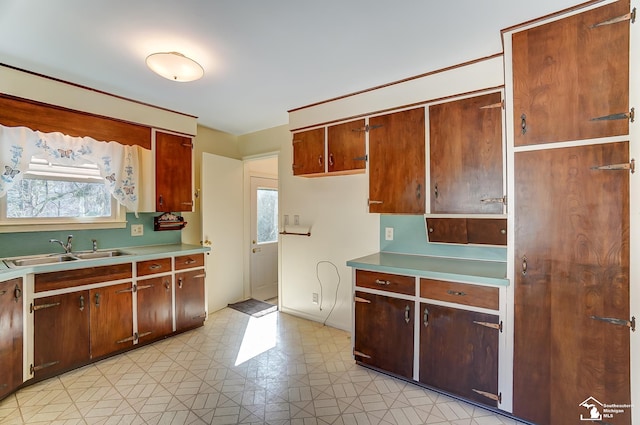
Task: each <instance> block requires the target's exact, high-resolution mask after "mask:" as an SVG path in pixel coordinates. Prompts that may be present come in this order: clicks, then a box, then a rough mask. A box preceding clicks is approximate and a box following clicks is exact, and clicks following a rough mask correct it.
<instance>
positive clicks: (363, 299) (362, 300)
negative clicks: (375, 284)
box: [353, 297, 371, 304]
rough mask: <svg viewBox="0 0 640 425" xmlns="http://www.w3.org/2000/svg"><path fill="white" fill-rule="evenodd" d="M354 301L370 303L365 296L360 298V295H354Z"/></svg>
mask: <svg viewBox="0 0 640 425" xmlns="http://www.w3.org/2000/svg"><path fill="white" fill-rule="evenodd" d="M353 300H354V301H355V302H357V303H366V304H371V301H370V300H368V299H366V298H361V297H355V298H354V299H353Z"/></svg>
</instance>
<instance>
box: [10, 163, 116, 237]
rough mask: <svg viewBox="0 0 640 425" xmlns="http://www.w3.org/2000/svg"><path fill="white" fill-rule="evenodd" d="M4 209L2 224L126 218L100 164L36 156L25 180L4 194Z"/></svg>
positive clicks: (65, 222) (75, 222) (111, 220)
mask: <svg viewBox="0 0 640 425" xmlns="http://www.w3.org/2000/svg"><path fill="white" fill-rule="evenodd" d="M0 213H1V216H0V222H1V223H2V224H5V225H18V226H19V225H30V224H58V225H59V224H71V223H74V224H79V223H84V224H86V223H108V222H122V221H123V219H124V214H123V213H122V211H121V208H120V207H119V206H118V203H117V202H116V200H115V199H114V198H113V197H112V196H111V194H110V193H109V191H108V189H107V187H106V186H105V184H104V179H103V178H102V177H101V176H100V171H99V169H98V167H97V166H96V165H94V164H84V165H78V166H69V165H60V164H53V163H50V162H48V161H47V160H44V159H39V158H36V157H32V158H31V162H30V163H29V169H28V170H27V171H25V173H24V176H23V178H22V180H21V181H19V182H17V183H16V184H14V185H13V186H12V187H11V188H10V189H9V190H8V191H7V194H6V196H4V197H2V198H0ZM102 227H105V226H102ZM41 229H42V226H38V230H41Z"/></svg>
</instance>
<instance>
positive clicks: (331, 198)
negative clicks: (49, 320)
mask: <svg viewBox="0 0 640 425" xmlns="http://www.w3.org/2000/svg"><path fill="white" fill-rule="evenodd" d="M555 10H556V9H553V10H551V12H553V11H555ZM535 17H536V16H534V17H531V18H532V19H533V18H535ZM518 22H519V21H516V22H513V21H511V22H509V24H511V25H516V24H518ZM631 33H632V37H633V36H634V31H633V26H632V31H631ZM494 37H496V38H499V35H498V34H495V35H494ZM634 63H635V62H632V66H633V64H634ZM447 65H453V64H447ZM459 68H462V69H463V70H466V71H461V72H460V75H457V76H456V77H455V78H457V79H455V82H454V83H452V82H450V81H448V80H446V79H448V78H449V76H448V75H449V74H446V75H447V77H446V79H445V81H447V83H448V88H447V84H443V83H442V81H441V80H438V78H440V77H438V73H434V74H433V75H425V76H424V77H423V78H415V79H413V80H410V81H407V82H401V83H399V84H394V85H390V86H388V87H386V88H381V89H380V90H372V91H370V92H368V93H369V94H367V93H359V94H356V95H353V96H349V97H348V98H345V99H342V100H341V99H336V100H334V101H330V102H327V105H328V107H325V109H323V107H322V106H319V107H315V108H314V107H313V106H312V107H309V108H300V109H299V110H295V111H292V112H291V113H290V116H289V124H288V125H282V126H277V127H274V128H271V129H269V130H264V131H258V132H254V133H249V134H245V135H242V136H238V137H237V138H234V137H229V136H227V135H225V134H221V133H218V132H215V131H213V132H212V131H206V132H205V131H201V130H200V128H198V129H197V134H196V139H195V145H196V153H197V152H198V151H197V150H198V149H200V147H199V145H201V139H200V137H201V134H203V135H206V136H208V137H212V138H216V142H215V144H216V145H217V146H219V149H220V150H224V149H226V150H227V151H229V152H233V153H232V154H231V155H232V156H233V155H236V156H237V158H244V157H250V156H253V155H259V154H262V153H265V152H275V151H278V152H279V159H280V160H279V168H280V170H279V176H280V191H281V201H280V202H281V204H280V210H281V214H287V215H289V216H290V217H293V216H294V215H297V216H298V217H299V220H300V224H302V225H303V226H308V227H310V229H311V230H310V231H311V233H312V236H311V237H310V238H305V237H298V236H288V235H284V236H283V237H282V238H281V246H280V249H281V252H280V261H281V267H280V285H281V288H280V294H279V303H280V309H281V311H283V312H286V313H292V314H295V315H297V316H299V317H304V318H309V319H311V320H315V321H318V322H326V323H327V324H328V325H330V326H334V327H336V328H339V329H344V330H348V331H350V330H351V326H352V325H351V321H352V319H351V318H352V316H351V314H352V313H351V311H352V307H351V305H352V304H351V299H352V296H353V292H352V291H353V288H352V287H351V285H350V282H351V280H352V274H351V270H350V268H348V267H347V266H346V264H345V263H346V261H347V260H351V259H355V258H358V257H362V256H365V255H369V254H372V253H374V252H377V251H379V250H383V251H390V252H404V253H411V254H422V255H434V253H433V252H432V251H430V250H433V249H435V248H434V247H433V246H432V245H427V244H426V235H425V233H426V229H425V223H424V217H423V216H422V215H384V214H382V215H379V216H378V215H377V214H370V213H369V212H368V208H367V204H366V203H367V195H368V190H369V188H368V186H369V183H368V179H367V177H368V176H367V174H356V175H341V176H326V177H322V178H314V179H304V178H301V177H294V176H292V175H291V169H290V166H291V158H292V157H293V153H292V149H293V146H292V144H291V135H290V133H289V130H297V129H303V128H305V127H308V126H313V125H314V124H318V123H331V122H332V121H333V120H340V119H343V118H345V117H348V116H355V115H358V114H363V115H368V114H370V113H372V112H376V111H384V110H387V109H392V108H395V107H398V106H399V105H411V104H414V103H420V102H426V101H429V100H431V99H438V98H445V97H447V96H451V95H455V94H459V93H469V92H473V91H477V90H481V89H486V88H491V87H498V86H500V85H501V84H503V81H504V80H503V79H504V76H503V73H502V58H501V56H500V57H498V56H487V57H486V58H485V59H484V60H479V61H472V63H468V64H467V66H466V67H459ZM465 72H466V74H465ZM442 74H443V73H440V75H442ZM631 75H634V74H633V73H631ZM470 76H473V78H471V77H470ZM451 78H452V79H453V78H454V77H451ZM3 81H5V82H6V81H7V79H4V78H3ZM631 81H632V84H633V83H634V81H633V79H632V80H631ZM13 89H15V86H11V87H9V88H5V87H2V91H3V92H8V93H11V92H12V90H13ZM395 90H397V92H395ZM405 90H406V92H410V95H409V96H407V95H406V93H405ZM447 90H449V92H447ZM400 92H401V94H400ZM389 93H390V94H389ZM424 93H429V94H428V95H425V94H424ZM635 93H637V90H636V91H634V90H633V89H632V90H631V91H630V96H633V95H634V94H635ZM38 95H41V94H38ZM402 96H406V97H402ZM25 97H28V96H25ZM62 97H65V99H63V102H67V101H68V100H67V99H66V96H64V95H63V96H62ZM389 99H391V100H389ZM351 100H355V102H356V103H358V106H356V107H354V106H351V105H347V106H344V107H343V106H342V105H343V104H346V103H348V102H349V101H351ZM376 102H378V103H376ZM385 102H386V103H385ZM629 102H630V103H629V104H630V105H633V104H634V103H633V100H632V99H630V101H629ZM360 105H366V106H360ZM349 108H351V109H349ZM358 108H360V109H359V110H357V109H358ZM76 109H77V108H76ZM354 110H357V111H356V112H353V111H354ZM345 111H346V112H345ZM307 112H308V116H305V113H307ZM507 115H508V114H507ZM508 122H509V120H508V119H507V123H508ZM515 124H517V125H519V124H520V123H519V122H518V123H513V122H512V123H511V125H515ZM633 131H634V126H633V125H630V126H629V132H630V133H632V132H633ZM630 137H633V135H631V136H630ZM218 140H219V141H218ZM236 140H237V141H239V143H235V142H236ZM202 144H206V141H205V142H203V143H202ZM631 150H632V151H633V146H631ZM196 167H197V164H196ZM631 184H633V181H632V183H631ZM632 187H633V186H632ZM633 192H634V191H633V190H631V193H633ZM425 197H426V191H425ZM632 202H633V198H632ZM632 205H633V204H632ZM196 207H197V203H196ZM128 219H130V220H133V221H134V222H136V221H135V220H136V219H135V218H133V217H131V216H130V215H129V217H128ZM139 220H141V221H140V223H141V224H143V225H144V226H145V229H144V235H145V236H143V238H146V237H147V235H148V236H149V237H154V238H169V239H158V240H155V239H154V240H149V241H148V242H147V243H148V244H150V245H152V244H158V243H178V242H180V241H181V242H186V243H192V244H199V241H200V240H201V239H202V238H201V236H200V235H199V234H197V233H196V234H189V231H190V230H191V229H193V227H190V226H191V224H192V223H194V222H197V221H198V220H197V219H195V220H193V219H192V218H190V217H189V213H186V214H185V220H186V221H188V222H190V224H189V225H188V226H187V228H186V229H185V230H184V231H183V234H182V236H181V238H180V239H179V238H177V237H176V236H170V235H167V236H159V234H164V233H167V234H170V233H172V232H153V230H151V229H152V228H153V224H152V221H153V217H152V215H150V216H147V215H144V214H143V215H141V218H140V219H139ZM136 223H137V222H136ZM194 227H196V228H197V226H194ZM386 228H393V229H394V238H393V240H392V241H387V238H386V237H385V229H386ZM632 229H633V227H632ZM127 230H128V229H127ZM128 233H129V232H128V231H123V234H120V235H117V236H116V234H115V232H112V231H102V232H100V231H94V232H87V233H86V234H82V233H78V232H75V231H74V238H75V239H76V240H77V243H78V247H79V248H81V249H90V240H91V239H92V238H95V239H97V240H98V241H99V242H100V244H101V246H103V247H105V248H111V247H113V248H115V247H117V246H116V245H115V243H116V241H118V243H123V242H119V241H122V240H124V241H126V242H124V243H123V245H121V246H131V245H132V244H136V243H138V242H137V241H138V240H139V239H133V237H131V236H129V235H128ZM111 235H113V236H111ZM64 237H66V233H65V234H59V233H55V234H49V233H44V234H39V235H38V234H33V235H31V234H29V233H20V234H19V235H18V234H14V235H11V234H8V235H3V236H2V238H7V239H3V240H2V246H3V248H4V247H7V246H11V249H10V250H9V249H7V250H8V251H9V252H7V253H3V254H2V255H3V256H15V255H21V254H29V253H31V252H26V248H22V247H27V246H28V245H27V244H26V243H23V241H25V242H27V243H29V244H34V246H35V244H40V245H44V246H45V247H43V249H49V245H48V240H49V239H51V238H56V239H60V238H64ZM121 238H123V239H121ZM171 238H173V239H171ZM5 240H6V241H7V243H6V244H5ZM343 240H345V241H348V243H343V242H342V241H343ZM18 241H20V243H17V242H18ZM336 241H340V242H339V243H336ZM631 243H632V244H633V238H631ZM632 247H633V245H632ZM19 249H25V251H24V252H18V250H19ZM214 249H215V248H214ZM437 249H440V250H447V249H449V250H450V251H449V252H445V253H442V251H441V252H440V253H439V254H440V255H445V256H452V255H454V254H455V253H459V252H461V250H462V251H468V253H467V255H470V256H472V258H476V257H477V256H478V255H481V256H484V258H482V259H484V260H489V261H491V260H496V259H500V260H502V259H505V260H506V258H507V257H508V256H509V255H510V254H509V253H508V252H507V251H508V249H509V248H507V250H505V249H504V248H492V249H481V250H480V249H476V250H475V251H474V247H471V246H470V247H459V246H456V247H453V248H449V247H447V246H438V247H437ZM632 249H633V248H632ZM319 261H330V262H332V263H334V264H336V265H337V266H338V267H339V268H340V278H341V279H340V282H341V283H342V284H341V286H340V287H335V286H334V287H331V288H328V289H327V290H326V291H325V296H326V297H327V300H325V302H326V303H327V305H332V303H333V302H334V301H335V308H334V309H333V310H332V311H331V314H330V316H327V313H328V312H329V310H328V309H324V310H322V311H320V310H319V308H318V306H317V305H316V304H313V303H312V302H311V296H310V295H311V293H313V292H319V288H318V283H317V276H316V266H317V263H318V262H319ZM510 269H512V267H511V268H510ZM631 273H634V272H633V268H632V271H631ZM632 276H633V274H632ZM288 282H291V283H290V284H288ZM293 282H296V284H293ZM300 282H305V283H300ZM330 283H332V284H334V285H337V284H336V283H335V281H330ZM631 292H632V295H631V296H632V299H633V287H632V288H631ZM333 293H336V294H337V296H336V297H335V299H334V298H333ZM229 301H230V302H231V301H236V300H229ZM632 304H633V303H632ZM632 338H633V334H632ZM504 341H506V338H505V339H504ZM502 344H503V346H506V345H507V342H502ZM632 344H633V343H632ZM502 349H503V350H504V347H503V348H502ZM502 352H503V353H504V352H505V351H502ZM632 352H633V351H632ZM507 355H508V354H507ZM632 367H633V369H632V370H633V371H635V369H636V367H634V366H632ZM635 373H637V372H635ZM501 379H507V381H508V377H503V378H501ZM507 381H504V382H503V383H502V384H501V387H503V386H507V385H505V383H506V382H507ZM632 382H635V380H634V379H632ZM504 391H505V390H504V389H503V393H504ZM585 398H586V397H585ZM505 399H506V397H505ZM580 401H582V400H577V401H576V404H578V403H579V402H580Z"/></svg>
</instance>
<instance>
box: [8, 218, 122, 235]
mask: <svg viewBox="0 0 640 425" xmlns="http://www.w3.org/2000/svg"><path fill="white" fill-rule="evenodd" d="M125 227H127V221H126V220H124V221H109V222H105V221H103V222H92V223H82V222H66V223H42V224H38V223H37V222H33V223H29V224H8V223H0V233H18V232H42V231H56V230H92V229H124V228H125Z"/></svg>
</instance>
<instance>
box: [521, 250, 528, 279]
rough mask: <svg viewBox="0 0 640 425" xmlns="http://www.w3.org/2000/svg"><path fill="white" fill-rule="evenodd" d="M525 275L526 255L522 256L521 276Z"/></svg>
mask: <svg viewBox="0 0 640 425" xmlns="http://www.w3.org/2000/svg"><path fill="white" fill-rule="evenodd" d="M526 275H527V256H526V255H525V256H523V257H522V276H526Z"/></svg>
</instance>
